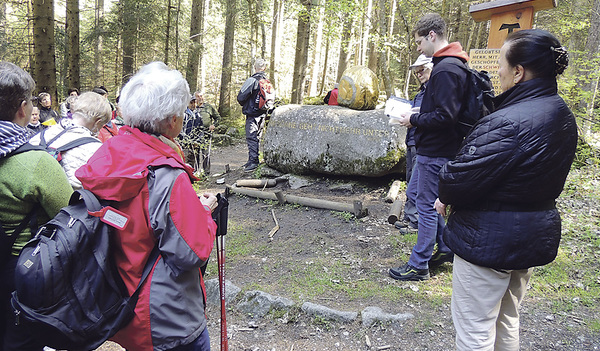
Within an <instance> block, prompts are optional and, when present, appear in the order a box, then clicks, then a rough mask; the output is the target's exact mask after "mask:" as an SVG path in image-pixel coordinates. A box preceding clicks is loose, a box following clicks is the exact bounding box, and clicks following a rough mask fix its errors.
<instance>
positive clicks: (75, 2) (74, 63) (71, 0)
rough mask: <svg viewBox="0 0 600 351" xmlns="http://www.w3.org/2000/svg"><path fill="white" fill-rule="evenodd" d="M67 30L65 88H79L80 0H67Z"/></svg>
mask: <svg viewBox="0 0 600 351" xmlns="http://www.w3.org/2000/svg"><path fill="white" fill-rule="evenodd" d="M65 32H66V33H67V45H66V52H67V79H66V81H65V88H67V89H71V88H77V89H79V88H80V87H81V82H80V70H79V67H80V63H79V58H80V55H79V0H68V1H67V17H66V22H65ZM65 93H66V92H65Z"/></svg>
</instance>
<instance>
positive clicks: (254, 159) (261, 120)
mask: <svg viewBox="0 0 600 351" xmlns="http://www.w3.org/2000/svg"><path fill="white" fill-rule="evenodd" d="M265 117H266V115H261V116H258V117H249V116H246V144H248V163H256V164H258V144H259V140H260V137H261V135H262V131H263V127H264V125H265Z"/></svg>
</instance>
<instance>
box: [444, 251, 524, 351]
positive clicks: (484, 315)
mask: <svg viewBox="0 0 600 351" xmlns="http://www.w3.org/2000/svg"><path fill="white" fill-rule="evenodd" d="M532 272H533V268H529V269H523V270H518V271H497V270H494V269H491V268H486V267H481V266H477V265H474V264H471V263H469V262H467V261H465V260H464V259H462V258H460V257H458V256H457V255H455V256H454V264H453V274H452V305H451V306H452V320H453V322H454V328H455V329H456V349H457V350H465V351H466V350H469V351H471V350H486V351H487V350H496V351H513V350H519V306H520V304H521V301H522V300H523V297H525V293H526V291H527V284H528V282H529V278H531V273H532Z"/></svg>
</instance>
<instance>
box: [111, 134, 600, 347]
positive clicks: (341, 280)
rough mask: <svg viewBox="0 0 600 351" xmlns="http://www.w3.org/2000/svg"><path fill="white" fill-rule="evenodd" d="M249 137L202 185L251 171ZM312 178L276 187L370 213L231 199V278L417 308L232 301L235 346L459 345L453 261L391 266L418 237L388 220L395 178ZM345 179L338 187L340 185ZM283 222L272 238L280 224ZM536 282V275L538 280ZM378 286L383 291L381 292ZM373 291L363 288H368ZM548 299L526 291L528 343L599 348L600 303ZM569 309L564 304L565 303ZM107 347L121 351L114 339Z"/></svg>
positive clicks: (315, 296)
mask: <svg viewBox="0 0 600 351" xmlns="http://www.w3.org/2000/svg"><path fill="white" fill-rule="evenodd" d="M246 159H247V149H246V146H245V144H244V143H240V144H237V145H234V146H229V147H222V148H215V149H214V150H213V155H212V161H211V163H212V167H211V171H212V174H213V175H217V174H219V173H222V172H223V171H224V170H225V165H226V164H229V167H230V172H229V173H227V174H221V175H218V176H213V177H211V178H210V181H209V182H205V183H204V184H203V187H202V190H206V191H211V192H215V193H216V192H223V191H224V189H225V186H224V185H221V184H216V180H217V179H220V178H225V183H226V184H233V183H234V182H235V181H236V180H237V179H240V178H250V177H252V175H251V174H244V173H243V172H242V169H241V165H242V164H244V163H245V162H246ZM312 181H313V183H312V184H311V185H310V186H307V187H303V188H300V189H297V190H292V189H290V187H289V186H287V185H283V184H282V185H278V189H280V190H283V191H284V192H285V193H286V194H294V195H299V196H306V197H315V198H322V199H328V200H331V201H339V202H347V203H352V201H354V200H360V201H362V202H363V205H364V207H367V208H368V210H369V215H368V216H367V217H365V218H363V219H360V220H356V219H354V218H347V217H346V216H345V215H343V214H340V213H334V212H331V211H328V210H320V209H313V208H308V207H299V206H290V205H285V206H281V205H277V204H275V203H273V202H269V201H263V200H257V199H255V198H252V197H247V196H240V195H233V196H231V197H230V198H229V201H230V209H229V219H230V221H229V223H230V224H229V225H230V228H229V233H228V236H227V244H226V249H227V252H228V253H229V255H230V256H228V257H230V258H231V259H230V260H228V261H227V265H226V276H227V279H228V280H230V281H231V282H232V283H233V284H235V285H236V286H238V287H240V288H241V289H242V294H243V293H244V292H245V291H248V290H255V289H256V290H262V291H265V292H267V293H270V294H272V295H276V296H282V297H286V298H289V299H292V300H293V301H294V302H295V303H297V304H298V305H301V304H302V303H303V302H312V303H316V304H320V305H324V306H327V307H330V308H333V309H337V310H342V311H355V312H360V311H362V310H363V309H364V308H366V307H368V306H376V307H379V308H381V309H382V310H383V311H385V312H387V313H391V314H399V313H412V314H413V315H414V318H412V319H409V320H408V321H405V322H403V323H397V324H387V323H379V324H376V325H374V326H370V327H363V326H362V325H361V323H360V318H359V319H358V320H357V321H355V322H353V323H348V324H344V323H337V322H329V321H325V320H320V319H318V318H313V317H309V316H307V315H306V314H304V313H302V312H301V311H300V309H299V308H298V309H297V310H294V311H292V312H290V313H286V314H270V315H267V316H266V317H264V318H254V317H253V316H250V315H246V314H244V313H241V312H240V311H238V309H237V308H236V306H235V303H234V304H232V305H231V306H228V310H227V325H228V334H229V350H232V351H237V350H248V351H263V350H264V351H267V350H269V351H271V350H273V351H275V350H276V351H280V350H281V351H283V350H285V351H294V350H303V351H304V350H315V351H322V350H369V351H370V350H411V351H412V350H436V351H438V350H453V349H454V327H453V325H452V318H451V314H450V296H451V277H452V266H451V265H444V266H443V267H442V268H441V269H439V270H437V271H435V272H432V273H433V275H432V278H431V279H430V280H429V281H426V282H418V283H401V282H397V281H394V280H393V279H391V278H389V277H388V276H387V273H386V272H387V269H388V268H389V267H391V266H394V265H397V264H398V263H400V261H401V260H405V259H406V258H407V257H408V255H410V250H411V247H412V245H413V241H414V240H416V239H415V238H410V237H409V238H407V237H402V236H400V235H399V234H398V231H397V230H395V229H394V228H393V226H392V225H390V224H388V223H387V217H388V213H389V206H390V204H388V203H385V202H384V197H385V195H386V193H387V190H388V187H389V185H390V183H391V181H392V179H391V178H388V179H376V180H373V179H343V178H333V177H323V176H317V177H313V178H312ZM341 184H343V185H345V186H344V187H341V188H340V187H338V185H341ZM273 214H274V215H275V216H276V218H277V219H278V221H279V226H280V229H279V230H278V231H277V232H276V233H275V234H274V236H273V239H272V240H269V238H268V233H269V232H270V231H271V229H272V228H273V227H274V225H275V223H274V220H273V217H272V216H273ZM215 262H216V258H215V256H214V254H213V256H212V257H211V261H210V263H209V269H208V272H207V279H211V278H216V276H217V272H216V265H215ZM532 284H535V273H534V278H533V279H532ZM373 287H375V288H376V290H379V291H378V292H375V293H373ZM363 292H365V294H362V293H363ZM553 303H555V302H551V301H550V300H548V301H545V300H541V299H540V298H534V297H531V296H527V297H526V299H525V302H524V304H523V308H522V311H521V350H565V351H567V350H568V351H573V350H600V336H599V335H598V333H597V332H596V333H594V332H592V331H591V329H590V326H589V325H590V323H593V322H589V321H594V320H597V319H598V307H597V306H584V305H582V304H577V305H576V304H573V308H572V310H571V311H570V312H569V313H564V312H557V313H555V309H554V308H553ZM559 311H562V309H559ZM207 315H208V317H209V332H210V335H211V339H212V342H211V344H212V349H213V350H219V335H220V329H219V309H218V308H216V307H214V306H209V307H208V309H207ZM102 350H104V351H108V350H119V348H118V347H117V346H114V345H112V346H108V345H106V346H105V347H104V348H103V349H102Z"/></svg>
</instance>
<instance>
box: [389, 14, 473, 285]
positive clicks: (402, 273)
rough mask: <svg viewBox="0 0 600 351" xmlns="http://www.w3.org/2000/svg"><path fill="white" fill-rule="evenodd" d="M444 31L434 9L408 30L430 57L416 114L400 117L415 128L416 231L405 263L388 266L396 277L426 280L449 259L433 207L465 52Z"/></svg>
mask: <svg viewBox="0 0 600 351" xmlns="http://www.w3.org/2000/svg"><path fill="white" fill-rule="evenodd" d="M446 34H447V32H446V22H445V21H444V20H443V19H442V17H441V16H440V15H439V14H437V13H430V14H426V15H425V16H423V17H422V18H421V19H420V20H419V21H418V22H417V24H416V25H415V28H414V30H413V35H414V38H415V42H416V44H417V51H418V52H420V53H421V54H423V55H425V56H427V57H432V60H433V64H434V66H433V70H432V71H431V77H430V79H429V83H428V87H427V89H426V90H425V95H424V96H423V102H422V104H421V109H420V112H419V113H413V114H411V113H406V114H404V115H402V116H401V120H400V123H401V124H402V125H404V126H406V127H416V130H415V135H414V137H415V145H416V152H417V160H416V165H415V170H414V171H413V177H416V182H417V197H416V207H417V212H418V214H419V229H418V235H417V244H416V245H415V246H414V247H413V250H412V253H411V255H410V259H409V260H408V262H407V263H406V264H404V265H403V266H400V267H398V268H391V269H390V270H389V275H390V276H391V277H392V278H394V279H397V280H425V279H429V269H430V268H435V267H437V266H439V265H440V264H442V263H444V262H451V261H452V259H453V254H452V252H451V251H450V249H449V248H448V246H446V244H444V241H443V240H442V234H443V231H444V226H445V223H444V218H443V217H442V216H441V215H439V214H438V213H437V212H436V211H435V209H434V207H433V205H434V203H435V200H436V199H437V197H438V182H439V181H438V173H439V171H440V169H441V168H442V166H443V165H444V164H445V163H446V162H448V161H449V160H451V159H452V158H453V157H454V156H455V155H456V153H457V152H458V148H459V147H460V144H461V142H462V136H461V134H460V132H459V130H458V127H457V122H458V116H459V114H460V112H461V111H462V110H463V109H464V106H463V105H464V102H463V101H464V100H465V97H464V94H465V91H466V87H467V83H468V80H467V79H468V77H467V72H466V71H465V69H464V68H463V67H464V65H465V62H467V60H468V59H469V56H467V53H466V52H464V51H463V49H462V46H461V45H460V43H458V42H453V43H448V40H447V38H446ZM436 243H437V251H436V252H435V253H434V252H433V251H434V247H435V245H436Z"/></svg>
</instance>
